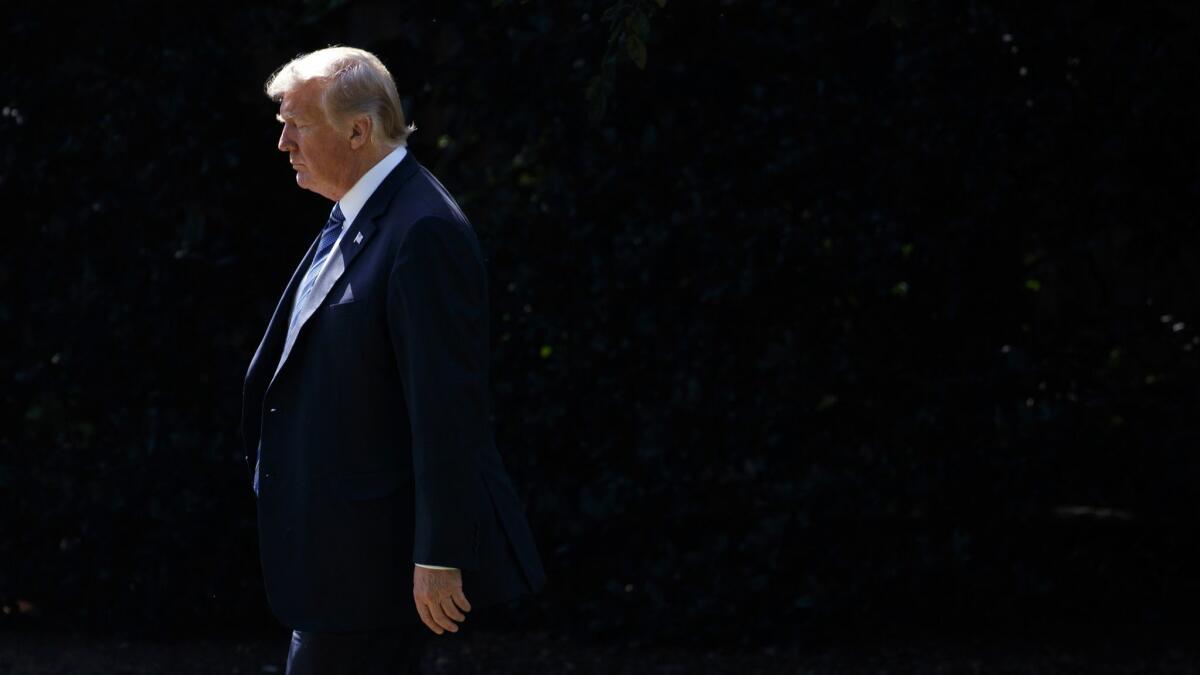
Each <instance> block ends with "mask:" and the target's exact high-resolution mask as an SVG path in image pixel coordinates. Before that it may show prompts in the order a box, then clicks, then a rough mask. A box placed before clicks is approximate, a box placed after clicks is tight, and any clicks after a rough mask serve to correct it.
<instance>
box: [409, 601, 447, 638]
mask: <svg viewBox="0 0 1200 675" xmlns="http://www.w3.org/2000/svg"><path fill="white" fill-rule="evenodd" d="M416 605H417V614H420V615H421V623H423V624H425V625H426V626H429V630H431V631H433V632H434V633H437V634H438V635H441V634H442V633H443V632H445V631H443V630H442V627H441V626H439V625H437V623H435V622H434V620H433V617H432V616H430V615H429V608H428V607H426V606H425V604H424V603H422V602H420V601H418V602H417V603H416Z"/></svg>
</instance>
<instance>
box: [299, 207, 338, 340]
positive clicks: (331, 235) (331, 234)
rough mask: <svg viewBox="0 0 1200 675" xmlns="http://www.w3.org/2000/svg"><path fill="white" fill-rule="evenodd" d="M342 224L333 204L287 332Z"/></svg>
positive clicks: (301, 283)
mask: <svg viewBox="0 0 1200 675" xmlns="http://www.w3.org/2000/svg"><path fill="white" fill-rule="evenodd" d="M344 222H346V217H345V216H343V215H342V208H341V206H339V205H338V204H334V205H333V213H331V214H329V220H327V221H325V229H323V230H321V242H320V243H319V244H317V253H316V255H314V256H313V259H312V264H311V265H309V266H308V272H307V273H306V274H305V275H304V280H303V281H301V282H300V295H297V296H296V304H294V305H292V320H291V322H290V323H289V326H288V330H289V331H291V330H293V329H295V323H296V319H298V318H299V317H300V308H301V307H303V306H304V300H305V299H306V298H308V294H309V293H310V292H311V291H312V289H313V286H314V285H315V284H316V283H317V276H318V275H319V274H320V273H321V268H322V267H324V266H325V259H326V258H328V257H329V252H330V251H332V250H333V242H335V241H337V238H338V235H339V234H341V232H342V223H344Z"/></svg>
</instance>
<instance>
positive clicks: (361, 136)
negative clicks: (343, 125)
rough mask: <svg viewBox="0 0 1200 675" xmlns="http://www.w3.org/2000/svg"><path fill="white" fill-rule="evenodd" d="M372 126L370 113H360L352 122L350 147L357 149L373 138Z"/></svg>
mask: <svg viewBox="0 0 1200 675" xmlns="http://www.w3.org/2000/svg"><path fill="white" fill-rule="evenodd" d="M372 126H374V125H373V124H372V123H371V117H370V116H369V115H360V116H359V117H356V118H354V121H353V122H352V123H351V124H350V149H351V150H357V149H359V148H361V147H362V146H364V145H366V144H367V141H369V140H371V130H372Z"/></svg>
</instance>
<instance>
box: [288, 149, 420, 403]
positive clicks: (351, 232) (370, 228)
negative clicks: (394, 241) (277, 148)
mask: <svg viewBox="0 0 1200 675" xmlns="http://www.w3.org/2000/svg"><path fill="white" fill-rule="evenodd" d="M416 171H417V160H416V159H414V158H413V156H412V153H411V152H409V153H406V154H405V156H404V159H402V160H400V163H399V164H397V165H396V168H395V169H392V171H391V173H389V174H388V175H387V177H386V178H384V179H383V182H382V183H380V184H379V187H378V188H376V189H375V192H373V193H372V194H371V197H370V198H369V199H367V203H366V204H364V205H363V208H362V211H360V212H359V214H358V216H357V217H356V218H355V219H354V222H353V223H351V224H350V227H348V228H346V230H345V231H344V232H343V233H342V235H341V238H340V239H339V240H338V242H337V243H336V244H334V246H333V250H332V251H330V253H329V261H328V262H327V263H325V268H324V269H323V270H321V274H320V275H319V276H318V277H317V280H316V282H315V283H314V284H313V288H312V290H311V291H309V293H308V297H306V298H305V299H304V304H303V305H302V306H301V307H300V315H299V316H298V317H297V320H296V324H295V326H293V327H292V328H291V329H290V330H288V332H287V338H286V340H285V342H284V344H283V352H282V356H280V358H279V364H278V365H277V366H276V367H275V373H274V375H272V377H271V381H272V382H274V381H275V377H277V376H278V375H279V371H280V370H282V369H283V364H284V363H285V362H286V361H287V358H288V356H289V355H290V354H291V353H292V347H294V346H295V344H296V341H297V340H298V339H299V337H300V332H301V330H303V329H304V326H305V324H307V323H308V320H309V318H311V317H312V315H313V314H315V313H316V311H317V309H319V308H320V306H321V303H323V302H324V301H325V296H326V295H328V294H329V289H331V288H333V285H334V284H335V283H337V280H338V279H340V278H341V277H342V274H344V273H345V271H346V270H347V269H349V268H350V265H351V263H353V262H354V260H355V259H356V258H357V257H358V254H359V252H361V251H362V250H363V249H364V248H366V247H367V244H368V243H369V242H370V241H371V239H372V235H373V234H375V231H376V229H378V228H377V225H376V224H375V221H376V219H378V218H379V217H380V216H381V215H383V213H384V212H385V211H386V210H387V207H388V205H389V204H390V203H391V201H392V197H394V196H395V194H396V191H397V190H398V189H399V188H400V186H401V185H402V184H403V183H404V182H405V181H406V180H408V178H409V177H410V176H412V175H413V174H414V173H416ZM315 246H316V243H315V242H314V243H313V247H312V248H310V249H309V254H308V255H307V256H305V260H306V261H308V260H311V259H312V254H313V248H315ZM301 267H302V268H303V269H307V265H304V264H302V266H301ZM300 276H301V278H302V277H303V274H301V275H300ZM288 292H289V293H295V275H293V284H289V287H288ZM284 297H285V298H286V297H287V296H286V295H285V296H284ZM280 306H281V307H283V306H286V307H288V308H290V307H291V305H290V304H287V303H280ZM278 314H279V311H278V310H276V315H277V316H276V318H275V319H272V323H274V322H275V320H276V319H278ZM290 316H291V315H290V313H288V315H287V318H290ZM287 318H284V321H287ZM268 386H270V385H268Z"/></svg>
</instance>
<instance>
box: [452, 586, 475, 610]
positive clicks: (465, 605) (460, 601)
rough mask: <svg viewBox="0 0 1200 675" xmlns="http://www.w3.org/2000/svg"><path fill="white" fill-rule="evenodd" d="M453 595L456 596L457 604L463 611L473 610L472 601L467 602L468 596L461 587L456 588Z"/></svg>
mask: <svg viewBox="0 0 1200 675" xmlns="http://www.w3.org/2000/svg"><path fill="white" fill-rule="evenodd" d="M451 597H452V598H454V602H455V604H457V605H458V606H459V608H460V609H462V611H464V612H469V611H471V603H469V602H467V596H465V595H463V592H462V588H461V587H459V588H456V589H454V594H453V595H452V596H451Z"/></svg>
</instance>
